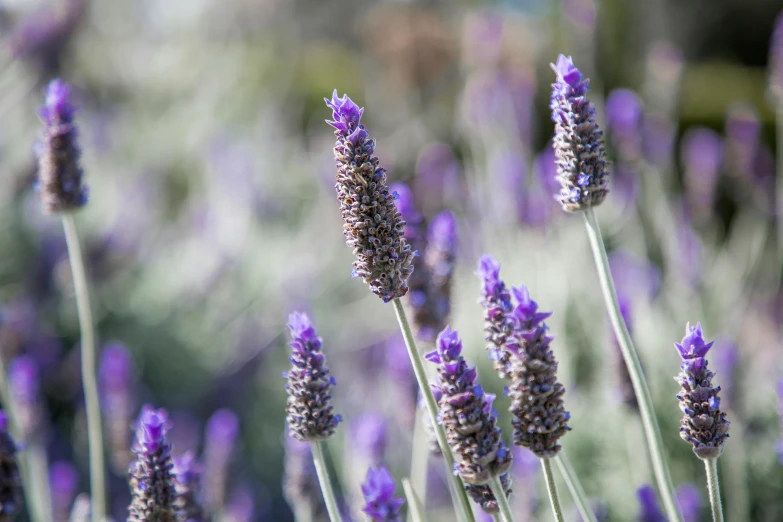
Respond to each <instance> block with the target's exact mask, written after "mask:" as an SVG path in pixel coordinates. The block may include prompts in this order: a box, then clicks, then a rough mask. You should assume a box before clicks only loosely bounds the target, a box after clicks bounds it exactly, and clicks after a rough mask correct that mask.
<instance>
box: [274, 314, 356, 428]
mask: <svg viewBox="0 0 783 522" xmlns="http://www.w3.org/2000/svg"><path fill="white" fill-rule="evenodd" d="M288 328H289V329H290V330H291V337H292V341H291V343H290V346H291V348H292V355H291V357H290V358H289V360H290V361H291V364H292V367H291V370H290V371H288V372H286V373H285V374H284V377H285V378H287V379H288V384H287V385H286V391H287V392H288V406H287V408H286V412H287V414H288V416H287V420H288V432H289V434H290V435H291V436H292V437H295V438H297V439H299V440H326V439H328V438H330V437H331V436H332V435H334V430H335V429H336V428H337V424H338V423H339V422H340V421H341V420H342V417H340V416H339V415H334V414H333V413H332V410H333V408H332V395H331V388H332V386H334V384H335V380H334V377H332V376H331V374H330V373H329V368H328V367H327V366H326V357H325V356H324V354H323V353H322V352H321V338H320V337H318V335H317V334H316V333H315V328H314V327H313V324H312V322H311V321H310V318H309V317H307V315H305V314H303V313H300V312H294V313H293V314H291V316H290V317H289V320H288Z"/></svg>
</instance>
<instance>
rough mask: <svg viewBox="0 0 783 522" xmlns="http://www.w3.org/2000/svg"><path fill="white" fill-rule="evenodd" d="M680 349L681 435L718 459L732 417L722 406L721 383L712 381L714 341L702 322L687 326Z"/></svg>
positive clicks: (704, 455)
mask: <svg viewBox="0 0 783 522" xmlns="http://www.w3.org/2000/svg"><path fill="white" fill-rule="evenodd" d="M674 346H675V347H676V348H677V351H678V352H679V353H680V357H681V358H682V362H681V363H680V369H681V370H682V371H681V372H680V374H679V375H678V376H677V377H675V380H676V381H677V382H678V383H679V384H680V386H681V387H682V389H681V390H680V393H679V394H678V395H677V399H678V400H679V401H680V409H681V410H682V411H683V413H684V414H685V415H684V416H683V418H682V421H681V422H680V436H681V437H682V438H683V439H684V440H686V441H688V442H690V443H691V444H692V445H693V452H694V453H695V454H696V456H697V457H699V458H700V459H715V458H718V457H720V455H721V453H723V446H724V444H725V442H726V438H727V437H728V436H729V421H727V420H726V413H724V412H722V411H721V410H720V398H719V397H718V392H719V391H720V386H717V387H715V386H713V385H712V378H713V377H714V376H715V374H714V373H712V372H711V371H710V370H709V369H707V359H705V358H704V356H705V355H707V352H708V351H709V349H710V347H712V343H708V342H707V341H706V340H705V339H704V334H703V332H702V329H701V324H696V326H695V327H693V326H691V325H690V323H689V324H688V325H687V326H686V327H685V337H683V339H682V341H681V342H679V343H674Z"/></svg>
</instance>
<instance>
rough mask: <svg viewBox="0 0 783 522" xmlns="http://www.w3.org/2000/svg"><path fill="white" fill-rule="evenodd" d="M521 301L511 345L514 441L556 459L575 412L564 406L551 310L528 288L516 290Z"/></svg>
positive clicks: (541, 455) (510, 390)
mask: <svg viewBox="0 0 783 522" xmlns="http://www.w3.org/2000/svg"><path fill="white" fill-rule="evenodd" d="M512 292H513V294H514V299H515V300H516V303H517V305H516V306H515V307H514V311H513V312H512V314H511V315H512V316H513V318H514V320H515V328H514V331H513V333H512V334H511V336H510V338H509V340H508V342H507V344H506V347H507V348H508V350H509V352H511V354H512V355H513V357H512V358H511V380H512V385H511V387H510V389H509V394H508V395H509V396H510V397H511V401H512V403H511V408H510V409H509V411H511V413H512V414H513V415H514V419H513V420H512V421H511V423H512V424H513V426H514V444H516V445H517V446H524V447H526V448H529V449H530V450H531V451H532V452H533V453H535V454H536V456H538V457H539V458H542V459H543V458H549V457H554V456H555V455H557V453H558V452H559V451H560V448H561V446H560V444H558V440H559V439H560V437H562V436H563V435H564V434H565V433H566V432H567V431H569V430H570V429H571V428H570V427H569V426H568V420H569V419H570V418H571V414H570V413H569V412H567V411H566V410H565V406H564V404H563V394H564V393H565V388H564V387H563V385H562V384H560V382H558V380H557V361H556V360H555V356H554V354H553V353H552V350H551V349H550V348H549V345H550V343H551V342H552V340H553V339H554V338H553V337H552V336H549V335H547V333H546V332H547V330H548V329H549V327H547V325H546V323H544V319H546V318H547V317H549V316H550V315H552V313H551V312H539V311H538V304H537V303H536V302H535V301H533V300H532V299H531V298H530V294H529V293H528V291H527V288H526V287H524V286H521V287H519V288H513V289H512Z"/></svg>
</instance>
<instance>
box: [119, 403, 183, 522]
mask: <svg viewBox="0 0 783 522" xmlns="http://www.w3.org/2000/svg"><path fill="white" fill-rule="evenodd" d="M168 431H169V423H168V413H167V412H166V410H163V409H160V410H156V409H154V408H153V407H152V406H150V405H145V406H144V407H143V408H142V410H141V415H139V420H138V422H137V425H136V440H135V442H134V444H133V452H134V453H135V454H136V460H134V461H133V462H131V465H130V470H129V473H130V486H131V496H132V501H131V504H130V506H128V522H152V521H154V522H178V521H179V520H180V519H179V514H178V510H177V508H176V506H175V499H176V496H177V493H176V491H175V482H174V473H173V472H172V467H173V463H172V460H171V446H170V445H169V443H168V441H167V440H166V433H167V432H168Z"/></svg>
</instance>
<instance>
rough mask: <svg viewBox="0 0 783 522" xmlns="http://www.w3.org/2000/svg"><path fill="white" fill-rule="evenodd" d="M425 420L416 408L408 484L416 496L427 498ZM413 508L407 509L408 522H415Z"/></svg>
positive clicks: (428, 450)
mask: <svg viewBox="0 0 783 522" xmlns="http://www.w3.org/2000/svg"><path fill="white" fill-rule="evenodd" d="M425 423H426V420H425V418H424V416H423V415H422V414H421V412H419V411H418V408H417V409H416V419H415V420H414V425H413V451H412V452H411V478H410V485H411V488H412V489H413V491H414V492H416V493H417V495H418V498H420V499H422V498H424V499H426V498H427V468H428V464H429V460H430V459H429V456H430V448H429V440H428V437H427V427H426V425H425ZM412 511H413V510H408V522H416V521H415V520H414V516H413V512H412Z"/></svg>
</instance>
